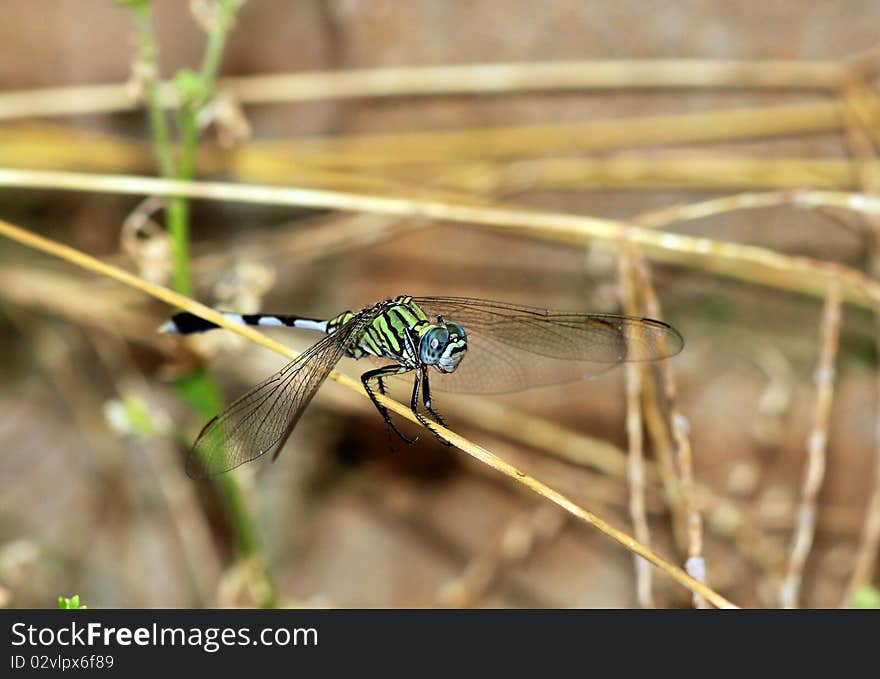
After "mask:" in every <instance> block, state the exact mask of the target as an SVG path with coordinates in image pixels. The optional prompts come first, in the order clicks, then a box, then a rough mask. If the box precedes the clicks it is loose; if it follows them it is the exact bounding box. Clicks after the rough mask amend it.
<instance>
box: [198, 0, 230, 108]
mask: <svg viewBox="0 0 880 679" xmlns="http://www.w3.org/2000/svg"><path fill="white" fill-rule="evenodd" d="M238 5H239V0H223V3H222V4H221V6H220V11H219V12H218V14H217V21H216V23H215V24H214V26H213V27H212V29H211V32H210V35H209V36H208V46H207V47H206V48H205V56H204V58H203V59H202V70H201V75H202V82H203V83H204V84H205V86H206V87H205V91H206V92H209V93H210V92H211V91H212V90H213V89H214V80H215V79H216V78H217V71H218V69H219V68H220V59H221V58H222V57H223V50H224V48H225V47H226V36H227V35H229V27H230V26H231V25H232V17H233V15H234V14H235V10H236V9H238Z"/></svg>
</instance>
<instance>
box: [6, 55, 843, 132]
mask: <svg viewBox="0 0 880 679" xmlns="http://www.w3.org/2000/svg"><path fill="white" fill-rule="evenodd" d="M845 74H846V72H845V70H844V67H843V66H842V65H841V64H838V63H836V62H830V61H812V62H809V61H781V60H780V61H721V60H698V59H672V60H638V61H636V60H632V61H611V60H609V61H557V62H546V63H499V64H463V65H457V66H420V67H402V68H379V69H360V70H349V71H324V72H314V73H284V74H275V75H262V76H259V75H258V76H248V77H242V78H223V79H221V80H219V81H218V82H217V89H218V91H223V92H228V93H229V94H231V95H232V96H234V97H235V98H236V99H238V100H239V101H240V102H242V103H244V104H258V103H277V102H294V101H310V100H317V99H321V100H326V99H350V98H356V97H399V96H414V95H443V94H465V93H468V94H488V93H499V92H529V91H533V92H534V91H552V90H575V91H579V90H590V89H592V90H596V89H602V90H608V89H624V88H632V87H641V88H667V87H711V88H719V87H736V88H741V87H752V88H760V87H767V88H774V89H777V88H794V89H826V90H827V89H833V88H835V87H836V86H837V84H838V83H839V82H840V81H841V80H842V78H843V77H844V76H845ZM160 97H161V101H162V103H163V105H165V106H167V107H176V106H177V105H178V101H177V95H176V92H175V89H174V87H173V85H172V84H171V83H162V84H161V86H160ZM139 108H140V105H139V102H138V101H137V100H136V99H135V98H133V97H132V96H131V92H130V88H129V86H128V84H127V83H118V84H110V85H85V86H74V87H56V88H49V89H41V90H38V89H30V90H17V91H9V92H5V93H4V94H3V95H2V97H0V120H4V119H5V120H9V119H13V118H24V117H45V116H59V115H76V114H85V113H111V112H120V111H134V110H137V109H139Z"/></svg>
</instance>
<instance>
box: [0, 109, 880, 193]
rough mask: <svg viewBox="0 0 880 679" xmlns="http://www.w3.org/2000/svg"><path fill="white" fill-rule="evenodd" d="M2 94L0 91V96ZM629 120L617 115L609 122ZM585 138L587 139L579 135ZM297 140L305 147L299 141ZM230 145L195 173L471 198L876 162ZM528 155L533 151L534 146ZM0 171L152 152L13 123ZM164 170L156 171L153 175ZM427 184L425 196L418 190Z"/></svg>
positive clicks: (805, 181) (802, 173)
mask: <svg viewBox="0 0 880 679" xmlns="http://www.w3.org/2000/svg"><path fill="white" fill-rule="evenodd" d="M0 96H2V95H0ZM635 122H638V119H620V120H617V123H618V124H621V125H623V124H625V123H635ZM587 138H590V137H587ZM306 143H308V142H307V141H306ZM256 144H259V145H255V144H254V143H249V144H244V145H242V146H237V147H235V148H234V149H231V150H230V149H218V148H217V147H216V146H212V145H211V144H210V143H207V144H205V143H203V144H200V147H199V151H198V155H197V162H196V168H197V170H198V171H199V172H200V173H203V174H204V173H219V172H222V173H226V174H231V175H232V176H234V177H236V178H238V179H241V180H243V181H250V182H261V181H262V182H270V183H272V182H277V183H279V184H285V185H295V186H311V187H315V188H326V189H331V190H337V191H360V192H372V193H376V192H383V193H387V192H389V191H395V190H397V191H403V190H407V191H408V193H409V195H410V196H413V195H415V196H416V197H430V196H431V195H432V194H439V191H437V189H438V188H443V189H448V190H453V191H468V192H474V193H479V194H483V195H486V194H496V195H497V194H498V193H510V192H519V191H525V190H535V189H548V188H549V189H559V190H578V191H581V190H598V189H608V188H621V189H644V188H736V189H739V190H770V189H785V188H797V189H800V188H803V187H805V186H808V187H811V188H814V189H829V190H834V189H839V190H849V189H853V188H856V187H857V185H858V183H859V181H858V178H859V176H860V175H861V174H863V173H870V174H880V162H877V161H855V160H847V159H839V158H811V157H803V158H795V157H775V158H753V157H748V156H737V155H727V154H726V155H717V154H712V155H708V154H697V153H695V152H693V151H688V152H684V151H679V150H675V151H673V150H669V151H666V152H663V153H662V154H658V153H657V152H652V153H651V154H650V156H636V155H632V154H627V155H626V156H608V157H601V158H594V157H579V158H570V157H542V158H521V159H512V160H505V159H500V160H496V161H487V160H473V161H470V162H452V163H447V164H444V165H439V166H438V165H436V164H434V165H424V166H411V165H410V166H406V167H401V168H395V167H389V168H383V169H381V173H379V171H377V172H370V173H369V174H368V175H365V174H364V173H356V172H351V171H347V170H344V169H333V168H325V167H313V166H307V165H303V164H297V163H294V162H293V161H292V160H291V159H289V158H287V157H286V156H284V155H283V154H279V153H278V152H277V151H276V150H275V149H273V148H271V147H269V146H267V145H263V144H261V143H259V142H257V143H256ZM534 153H543V151H542V149H540V148H537V149H535V151H534ZM0 165H6V166H10V167H28V168H30V169H47V170H66V169H75V170H77V171H90V172H110V173H115V172H135V171H137V172H139V171H148V170H151V169H152V167H153V152H152V151H151V150H150V149H149V148H148V147H147V145H146V144H144V143H143V142H141V141H139V140H132V139H127V138H122V137H119V136H116V135H109V134H98V133H95V132H92V131H89V132H86V131H83V130H79V129H77V128H74V127H69V126H64V125H51V124H46V123H39V124H37V123H27V124H25V123H20V124H16V125H7V126H4V127H0ZM163 174H164V173H163ZM427 186H431V187H435V189H434V190H432V191H426V190H425V187H427Z"/></svg>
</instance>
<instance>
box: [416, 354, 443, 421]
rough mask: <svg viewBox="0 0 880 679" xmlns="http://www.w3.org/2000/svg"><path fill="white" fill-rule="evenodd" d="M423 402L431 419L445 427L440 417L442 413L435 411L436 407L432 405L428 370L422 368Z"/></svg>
mask: <svg viewBox="0 0 880 679" xmlns="http://www.w3.org/2000/svg"><path fill="white" fill-rule="evenodd" d="M422 402H423V403H424V404H425V409H426V410H427V411H428V412H429V413H431V417H433V418H434V421H435V422H436V423H437V424H439V425H442V426H444V427H445V426H446V422H444V421H443V418H442V417H440V413H438V412H437V411H436V410H434V407H433V406H432V405H431V383H430V380H429V379H428V370H427V368H422Z"/></svg>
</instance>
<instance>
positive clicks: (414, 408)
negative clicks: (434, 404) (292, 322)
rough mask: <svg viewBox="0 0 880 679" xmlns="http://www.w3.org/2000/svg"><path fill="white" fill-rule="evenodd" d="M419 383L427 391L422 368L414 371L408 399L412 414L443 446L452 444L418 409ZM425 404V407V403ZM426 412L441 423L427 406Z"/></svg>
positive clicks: (426, 382) (426, 377) (426, 380)
mask: <svg viewBox="0 0 880 679" xmlns="http://www.w3.org/2000/svg"><path fill="white" fill-rule="evenodd" d="M420 385H421V386H423V387H424V389H425V390H426V391H427V389H428V376H427V375H426V374H425V371H424V370H420V371H419V372H417V373H416V378H415V381H414V382H413V392H412V399H411V400H410V408H411V409H412V411H413V415H415V416H416V419H417V420H418V421H419V422H421V423H422V424H423V425H424V427H425V429H427V430H428V431H429V432H431V433H432V434H433V435H434V437H435V438H436V439H437V440H438V441H440V443H442V444H443V445H444V446H451V445H452V444H451V443H450V442H449V441H447V440H446V439H445V438H443V437H442V436H441V435H440V432H438V431H437V430H436V429H434V427H432V426H431V425H432V424H433V423H432V422H431V420H429V419H428V418H427V417H425V416H424V415H422V413H421V412H420V411H419V386H420ZM430 400H431V398H430V395H429V396H428V402H430ZM425 405H426V407H427V403H426V404H425ZM428 412H429V413H431V415H432V416H433V417H434V418H435V419H436V420H437V424H440V425H443V420H441V419H439V416H438V415H437V413H435V412H434V411H433V410H432V409H431V408H428Z"/></svg>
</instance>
